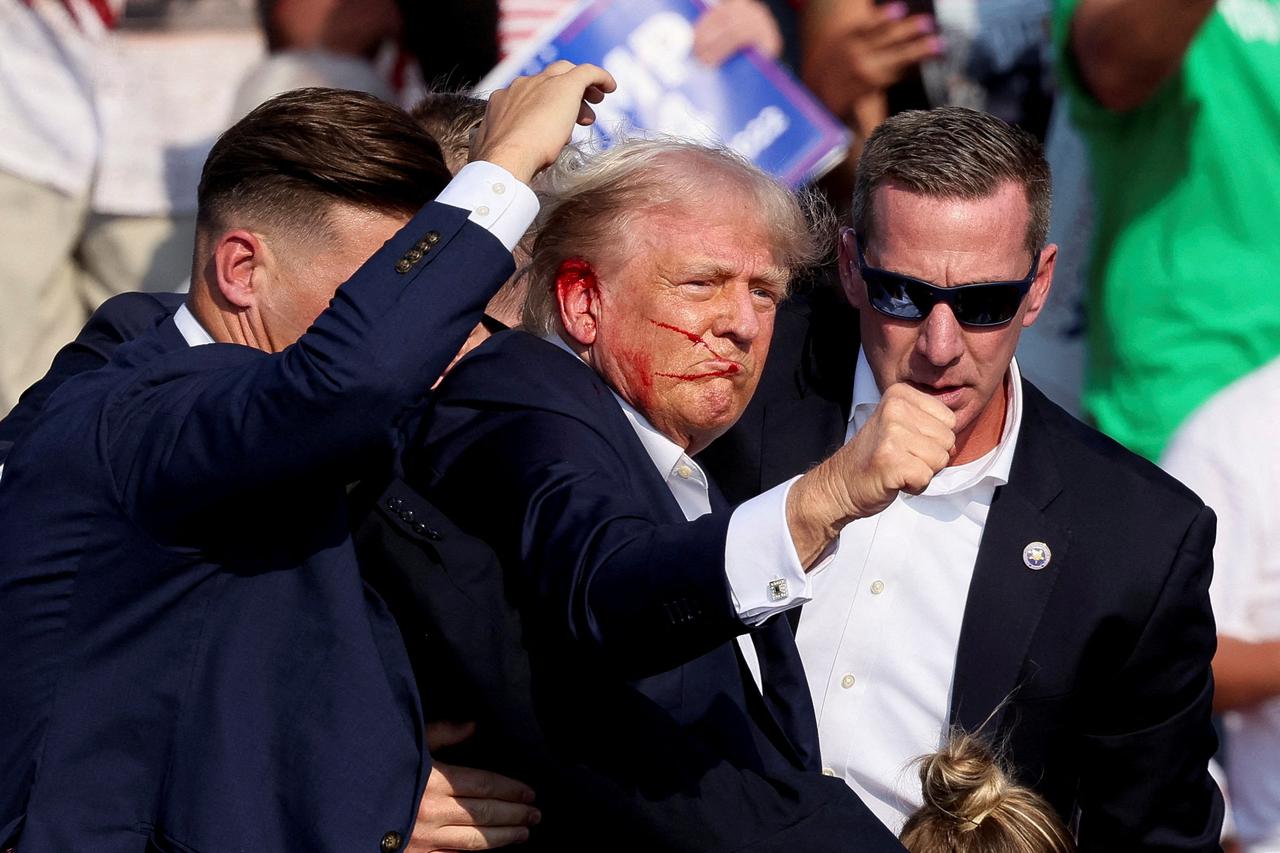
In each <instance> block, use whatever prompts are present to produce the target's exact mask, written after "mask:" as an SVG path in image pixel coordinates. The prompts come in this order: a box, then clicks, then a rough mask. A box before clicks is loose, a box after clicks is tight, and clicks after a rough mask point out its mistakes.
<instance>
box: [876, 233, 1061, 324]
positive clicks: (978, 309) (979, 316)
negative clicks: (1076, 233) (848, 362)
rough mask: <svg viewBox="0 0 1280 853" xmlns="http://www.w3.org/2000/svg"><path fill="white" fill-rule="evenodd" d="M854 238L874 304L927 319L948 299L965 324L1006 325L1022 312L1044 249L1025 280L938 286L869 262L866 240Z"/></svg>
mask: <svg viewBox="0 0 1280 853" xmlns="http://www.w3.org/2000/svg"><path fill="white" fill-rule="evenodd" d="M853 240H854V243H855V244H857V246H858V273H859V274H860V275H861V276H862V280H863V282H864V283H865V284H866V285H867V300H868V301H869V302H870V303H871V307H872V308H874V309H876V310H877V311H879V312H880V313H881V314H884V315H885V316H886V317H893V318H894V319H896V320H923V319H924V318H925V317H928V316H929V312H930V311H932V310H933V306H934V305H937V304H938V303H939V302H945V303H946V304H947V307H948V308H950V309H951V313H952V314H954V315H955V318H956V320H958V321H959V322H960V323H961V324H962V325H965V326H1003V325H1004V324H1005V323H1008V322H1009V321H1010V320H1012V319H1013V316H1014V315H1015V314H1017V313H1018V306H1019V305H1021V304H1022V298H1023V297H1024V296H1026V295H1027V291H1028V290H1030V289H1031V283H1032V282H1033V281H1035V279H1036V270H1037V269H1038V268H1039V266H1040V253H1039V252H1036V253H1035V256H1034V257H1033V258H1032V259H1031V271H1030V272H1028V273H1027V275H1026V278H1023V279H1022V280H1021V281H993V282H987V283H982V284H962V285H959V286H957V287H938V286H937V285H936V284H931V283H929V282H927V281H921V280H920V279H918V278H912V277H911V276H909V275H903V274H902V273H896V272H890V271H889V270H882V269H880V268H879V267H873V266H870V265H868V264H867V257H866V255H865V254H864V253H863V251H862V240H861V239H859V238H858V237H857V236H856V235H855V236H854V238H853Z"/></svg>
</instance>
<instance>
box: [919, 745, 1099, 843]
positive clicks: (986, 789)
mask: <svg viewBox="0 0 1280 853" xmlns="http://www.w3.org/2000/svg"><path fill="white" fill-rule="evenodd" d="M920 786H921V788H922V789H923V794H924V805H923V806H921V807H920V808H919V809H917V810H916V812H915V813H914V814H912V815H911V817H909V818H908V819H907V823H906V825H905V826H904V827H903V828H902V835H901V836H900V840H901V841H902V844H903V846H905V847H906V848H907V849H908V850H910V851H911V853H1075V849H1076V845H1075V841H1074V840H1073V839H1072V837H1071V833H1070V832H1069V831H1068V830H1067V828H1066V826H1064V825H1063V823H1062V821H1061V819H1060V818H1059V817H1058V815H1057V813H1056V812H1055V811H1054V810H1053V807H1052V806H1050V805H1049V803H1048V802H1047V801H1046V800H1045V799H1044V798H1043V797H1041V796H1040V795H1039V794H1037V793H1035V792H1034V791H1032V790H1031V789H1030V788H1025V787H1022V786H1021V785H1018V784H1017V782H1015V781H1014V779H1013V777H1012V775H1011V774H1010V773H1009V772H1008V770H1007V769H1006V768H1005V767H1004V766H1003V765H1002V763H1001V761H1000V757H999V755H998V754H997V753H996V751H995V750H994V749H992V748H991V746H989V745H988V744H987V743H986V742H984V741H983V740H982V739H981V738H979V737H977V736H975V735H971V734H965V733H962V732H961V733H957V734H955V735H953V736H952V738H951V740H950V741H949V742H948V743H947V745H946V746H944V747H943V748H942V749H940V750H938V751H937V752H935V753H933V754H932V755H928V756H925V757H924V758H922V759H921V763H920Z"/></svg>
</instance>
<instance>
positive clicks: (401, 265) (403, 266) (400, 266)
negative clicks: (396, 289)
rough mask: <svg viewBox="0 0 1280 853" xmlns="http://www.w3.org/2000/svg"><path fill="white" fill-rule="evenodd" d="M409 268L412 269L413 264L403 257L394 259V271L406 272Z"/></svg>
mask: <svg viewBox="0 0 1280 853" xmlns="http://www.w3.org/2000/svg"><path fill="white" fill-rule="evenodd" d="M411 269H413V264H411V263H409V262H408V261H407V260H405V259H404V258H401V259H400V260H398V261H396V272H399V273H406V272H408V271H409V270H411Z"/></svg>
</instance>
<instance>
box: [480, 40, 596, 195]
mask: <svg viewBox="0 0 1280 853" xmlns="http://www.w3.org/2000/svg"><path fill="white" fill-rule="evenodd" d="M617 85H618V84H617V83H616V82H614V79H613V75H611V74H610V73H609V72H608V71H605V70H604V69H603V68H601V67H599V66H597V65H587V64H584V65H574V64H573V63H572V62H568V61H565V60H560V61H559V62H554V63H552V64H551V65H548V66H547V67H546V68H544V69H543V70H542V71H541V72H540V73H538V74H535V75H534V76H532V77H519V78H517V79H516V80H514V81H512V83H511V85H510V86H508V87H507V88H505V89H499V90H497V91H496V92H494V93H493V94H492V95H490V96H489V106H488V108H487V109H486V110H485V114H484V121H483V122H482V123H481V125H480V129H479V130H478V131H477V133H476V137H475V139H474V141H473V143H472V146H471V152H472V154H471V159H472V160H487V161H489V162H490V163H495V164H497V165H499V166H501V167H503V168H504V169H506V170H507V171H508V172H510V173H511V174H512V175H514V176H515V177H516V179H518V180H520V181H524V182H525V183H528V182H529V180H530V179H532V178H533V176H534V175H535V174H537V173H538V172H539V171H541V170H542V169H544V168H546V167H547V166H549V165H551V163H553V162H554V161H555V159H556V157H558V156H559V154H560V150H561V149H562V148H564V146H565V143H567V142H568V141H569V136H570V134H571V133H572V132H573V126H574V125H575V124H581V125H589V124H591V123H592V122H594V121H595V120H596V114H595V111H593V110H592V109H591V106H590V105H591V104H598V103H600V102H601V101H602V100H604V96H605V95H606V94H607V93H609V92H612V91H613V90H614V89H616V88H617Z"/></svg>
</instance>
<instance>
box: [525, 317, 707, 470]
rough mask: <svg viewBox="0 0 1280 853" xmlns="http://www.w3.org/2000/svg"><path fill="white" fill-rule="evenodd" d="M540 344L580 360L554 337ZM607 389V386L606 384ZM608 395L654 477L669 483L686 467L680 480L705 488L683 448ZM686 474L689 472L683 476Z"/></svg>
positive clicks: (610, 389)
mask: <svg viewBox="0 0 1280 853" xmlns="http://www.w3.org/2000/svg"><path fill="white" fill-rule="evenodd" d="M542 339H543V340H544V341H548V342H549V343H552V344H555V345H556V346H558V347H560V349H562V350H564V351H565V352H567V353H569V354H570V355H572V356H573V357H574V358H577V359H579V360H581V357H580V356H579V355H578V354H577V353H576V352H574V351H573V350H572V349H570V347H569V345H568V344H566V343H565V342H564V340H563V339H562V338H561V337H560V336H559V335H556V334H550V335H544V336H543V338H542ZM606 387H607V383H606ZM609 393H611V394H613V399H615V400H617V401H618V405H619V406H620V407H622V414H624V415H626V416H627V422H628V423H630V424H631V428H632V429H633V430H635V433H636V436H637V437H638V438H639V439H640V443H641V444H642V445H644V450H645V452H646V453H648V454H649V458H650V459H651V460H652V461H653V464H654V466H655V467H656V468H657V469H658V473H659V474H661V475H662V477H663V479H664V480H669V479H671V478H672V476H674V475H675V473H676V469H677V468H679V467H680V466H681V465H686V466H688V467H689V468H690V469H691V472H692V476H691V477H682V478H681V479H693V480H696V481H697V482H698V483H700V484H702V485H704V486H705V485H706V483H707V477H706V474H704V473H703V471H702V468H701V467H699V465H698V463H697V462H694V461H693V459H691V458H690V457H689V455H688V454H687V453H685V452H684V448H682V447H681V446H680V445H678V444H676V443H675V442H674V441H672V440H671V439H669V438H667V437H666V436H665V435H663V434H662V433H661V432H659V431H658V430H657V428H656V427H654V425H653V424H651V423H649V419H648V418H646V417H645V416H644V415H642V414H640V411H639V410H638V409H636V408H635V407H634V406H632V405H631V404H630V403H628V402H627V401H626V400H624V399H622V397H620V396H618V392H617V391H614V390H613V389H612V388H609ZM684 473H686V474H688V473H690V472H684Z"/></svg>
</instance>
